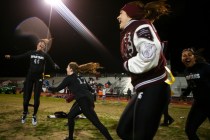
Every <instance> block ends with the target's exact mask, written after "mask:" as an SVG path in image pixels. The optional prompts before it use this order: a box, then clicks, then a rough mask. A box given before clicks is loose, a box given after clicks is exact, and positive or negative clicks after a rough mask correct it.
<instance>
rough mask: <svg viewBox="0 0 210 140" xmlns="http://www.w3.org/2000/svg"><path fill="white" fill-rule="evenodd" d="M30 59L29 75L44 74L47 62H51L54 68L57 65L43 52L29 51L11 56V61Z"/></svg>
mask: <svg viewBox="0 0 210 140" xmlns="http://www.w3.org/2000/svg"><path fill="white" fill-rule="evenodd" d="M26 57H29V58H30V67H29V73H32V74H42V73H43V72H44V66H45V63H46V61H49V62H50V63H51V65H52V66H54V65H55V63H54V62H53V60H52V58H51V57H50V56H49V55H48V54H47V53H44V52H42V51H29V52H27V53H24V54H21V55H16V56H11V59H20V58H26Z"/></svg>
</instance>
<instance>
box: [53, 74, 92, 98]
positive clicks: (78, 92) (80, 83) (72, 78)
mask: <svg viewBox="0 0 210 140" xmlns="http://www.w3.org/2000/svg"><path fill="white" fill-rule="evenodd" d="M66 87H68V89H69V90H70V91H71V92H72V94H74V95H75V99H76V100H78V99H80V98H83V97H87V98H89V99H91V100H92V101H93V96H92V93H91V92H94V91H93V89H92V88H91V87H90V85H89V84H88V83H87V81H86V80H85V78H84V77H81V76H78V75H77V74H76V73H73V74H72V75H68V76H67V77H65V78H64V79H63V81H62V82H61V84H60V85H59V86H58V87H50V88H49V90H50V91H53V92H57V91H60V90H62V89H64V88H66Z"/></svg>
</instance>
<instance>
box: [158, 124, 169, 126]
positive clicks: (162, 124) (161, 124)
mask: <svg viewBox="0 0 210 140" xmlns="http://www.w3.org/2000/svg"><path fill="white" fill-rule="evenodd" d="M160 126H168V124H167V123H161V124H160Z"/></svg>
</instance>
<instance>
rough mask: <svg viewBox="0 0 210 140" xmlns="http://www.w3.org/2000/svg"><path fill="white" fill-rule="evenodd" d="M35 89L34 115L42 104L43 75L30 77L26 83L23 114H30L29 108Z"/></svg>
mask: <svg viewBox="0 0 210 140" xmlns="http://www.w3.org/2000/svg"><path fill="white" fill-rule="evenodd" d="M33 88H34V113H33V115H36V114H37V112H38V108H39V104H40V94H41V92H42V76H41V75H28V76H27V77H26V80H25V82H24V93H23V109H24V111H23V113H24V114H27V113H28V106H29V102H30V100H31V96H32V91H33Z"/></svg>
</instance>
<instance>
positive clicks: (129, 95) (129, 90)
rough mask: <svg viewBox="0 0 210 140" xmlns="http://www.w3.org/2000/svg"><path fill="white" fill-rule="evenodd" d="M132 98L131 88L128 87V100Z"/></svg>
mask: <svg viewBox="0 0 210 140" xmlns="http://www.w3.org/2000/svg"><path fill="white" fill-rule="evenodd" d="M130 99H131V89H130V88H128V90H127V100H130Z"/></svg>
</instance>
